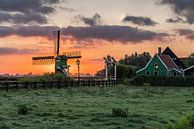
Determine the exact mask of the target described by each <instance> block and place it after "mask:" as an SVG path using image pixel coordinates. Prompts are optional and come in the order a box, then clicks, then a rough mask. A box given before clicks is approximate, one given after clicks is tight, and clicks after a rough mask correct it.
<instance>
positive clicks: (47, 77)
mask: <svg viewBox="0 0 194 129" xmlns="http://www.w3.org/2000/svg"><path fill="white" fill-rule="evenodd" d="M19 81H22V82H45V81H73V79H72V78H70V77H68V76H66V75H64V74H61V73H58V74H54V73H45V74H44V75H42V76H38V77H26V78H21V79H20V80H19Z"/></svg>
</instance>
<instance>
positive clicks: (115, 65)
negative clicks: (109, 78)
mask: <svg viewBox="0 0 194 129" xmlns="http://www.w3.org/2000/svg"><path fill="white" fill-rule="evenodd" d="M114 67H115V68H114V69H115V72H114V73H115V77H114V79H115V80H117V64H116V63H114Z"/></svg>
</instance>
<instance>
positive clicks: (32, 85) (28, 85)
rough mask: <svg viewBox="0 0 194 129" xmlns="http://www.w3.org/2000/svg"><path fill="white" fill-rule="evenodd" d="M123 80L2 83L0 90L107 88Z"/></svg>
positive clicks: (0, 83)
mask: <svg viewBox="0 0 194 129" xmlns="http://www.w3.org/2000/svg"><path fill="white" fill-rule="evenodd" d="M121 83H122V81H121V80H107V81H105V80H80V81H51V82H19V81H5V82H0V90H6V91H9V90H12V89H16V90H18V89H46V88H67V87H86V86H87V87H90V86H91V87H92V86H99V87H106V86H114V85H116V84H121Z"/></svg>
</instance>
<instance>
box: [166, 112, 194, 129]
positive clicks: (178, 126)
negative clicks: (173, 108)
mask: <svg viewBox="0 0 194 129" xmlns="http://www.w3.org/2000/svg"><path fill="white" fill-rule="evenodd" d="M193 121H194V114H188V115H186V116H183V117H181V118H180V119H179V120H178V121H177V122H176V123H175V125H172V124H168V125H167V127H166V128H167V129H190V128H191V127H192V126H193Z"/></svg>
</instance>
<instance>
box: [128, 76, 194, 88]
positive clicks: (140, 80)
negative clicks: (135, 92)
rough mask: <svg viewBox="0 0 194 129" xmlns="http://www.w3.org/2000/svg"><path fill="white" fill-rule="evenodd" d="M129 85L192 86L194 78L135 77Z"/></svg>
mask: <svg viewBox="0 0 194 129" xmlns="http://www.w3.org/2000/svg"><path fill="white" fill-rule="evenodd" d="M130 83H131V84H132V85H137V86H143V85H144V84H146V83H147V84H148V83H149V84H150V85H151V86H176V87H181V86H194V77H186V78H182V77H164V76H136V77H135V78H134V79H133V80H131V81H130Z"/></svg>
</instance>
